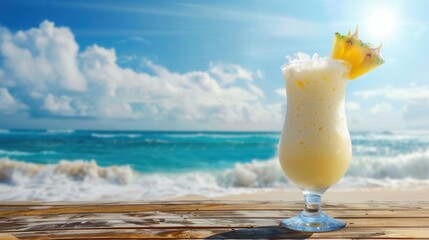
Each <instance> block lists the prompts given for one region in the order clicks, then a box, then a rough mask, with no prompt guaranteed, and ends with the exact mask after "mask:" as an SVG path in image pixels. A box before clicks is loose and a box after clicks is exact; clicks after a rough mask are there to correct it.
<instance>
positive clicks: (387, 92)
mask: <svg viewBox="0 0 429 240" xmlns="http://www.w3.org/2000/svg"><path fill="white" fill-rule="evenodd" d="M355 95H357V96H360V97H363V98H365V99H366V98H372V97H384V98H387V99H400V100H413V99H425V98H429V87H428V86H415V85H412V86H408V87H401V88H397V87H392V86H386V87H384V88H377V89H373V90H367V91H359V92H356V93H355Z"/></svg>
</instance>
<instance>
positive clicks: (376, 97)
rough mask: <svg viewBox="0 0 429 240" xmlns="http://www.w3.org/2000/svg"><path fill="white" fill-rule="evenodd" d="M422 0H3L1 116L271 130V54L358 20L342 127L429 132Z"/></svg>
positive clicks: (279, 58)
mask: <svg viewBox="0 0 429 240" xmlns="http://www.w3.org/2000/svg"><path fill="white" fill-rule="evenodd" d="M427 9H429V2H427V1H262V0H252V1H244V0H242V1H238V0H234V1H166V0H157V1H130V0H124V1H95V0H94V1H61V0H58V1H47V0H44V1H43V0H40V1H24V0H0V128H2V129H17V128H19V129H34V128H39V129H40V128H43V129H106V130H198V131H200V130H213V131H218V130H221V131H242V130H243V131H278V130H281V128H282V126H283V119H284V115H285V104H286V98H285V89H284V80H283V77H282V74H281V71H280V66H281V65H282V64H284V63H286V62H287V59H286V56H291V55H293V54H294V53H297V52H305V53H308V54H313V53H318V55H319V56H329V55H330V52H331V47H332V41H333V36H334V33H335V32H341V33H343V34H346V33H347V31H348V29H351V30H352V32H353V31H354V28H355V26H356V24H358V25H359V36H360V38H361V39H363V40H364V41H365V42H371V43H373V44H374V45H375V46H378V45H379V44H381V43H382V49H381V53H382V55H383V58H384V59H385V61H386V62H385V64H384V65H382V66H380V67H378V68H377V69H375V70H373V71H372V72H371V73H369V74H366V75H364V76H362V77H360V78H358V79H356V80H352V81H350V82H349V83H348V87H347V95H346V114H347V119H348V126H349V129H350V130H351V131H404V130H407V131H409V130H412V131H414V130H429V121H428V119H429V74H428V73H427V71H428V67H429V60H428V59H427V57H426V53H429V45H428V44H427V39H428V36H429V31H428V29H429V16H428V15H427V11H426V10H427Z"/></svg>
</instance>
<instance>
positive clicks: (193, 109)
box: [0, 21, 282, 122]
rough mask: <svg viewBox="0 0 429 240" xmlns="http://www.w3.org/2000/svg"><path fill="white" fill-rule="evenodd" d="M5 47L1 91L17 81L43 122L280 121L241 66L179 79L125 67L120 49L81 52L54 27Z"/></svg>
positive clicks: (160, 70) (213, 67)
mask: <svg viewBox="0 0 429 240" xmlns="http://www.w3.org/2000/svg"><path fill="white" fill-rule="evenodd" d="M0 45H1V46H2V47H3V48H4V49H6V51H3V48H2V51H1V52H0V58H4V59H5V61H4V64H3V65H0V69H3V70H4V71H2V72H1V73H0V86H1V85H4V83H5V82H6V81H5V79H13V80H14V83H15V85H10V84H9V85H7V86H5V87H7V88H8V89H14V90H16V91H21V94H23V95H25V96H26V98H23V99H27V101H26V102H25V103H26V104H28V105H29V106H30V107H31V108H32V110H34V111H37V110H42V114H45V115H46V114H48V115H49V116H61V117H76V116H79V117H91V118H113V119H115V118H120V119H147V120H156V121H157V120H167V121H168V120H173V121H175V120H185V121H205V122H207V121H218V122H263V121H269V122H272V121H276V120H280V119H281V117H282V116H281V115H282V114H281V112H282V110H281V106H280V107H279V105H278V104H262V103H261V102H262V101H261V100H262V99H263V97H264V92H263V91H262V90H261V89H260V88H259V87H258V86H257V85H255V84H254V82H253V80H254V76H257V75H261V73H258V72H257V71H256V72H253V71H251V70H248V69H246V68H244V67H242V66H240V65H236V64H228V63H222V62H218V63H210V65H209V69H208V70H203V71H191V72H185V73H178V72H174V71H171V70H169V69H167V68H165V67H163V66H161V65H158V64H156V63H154V62H152V61H149V60H147V59H145V60H143V62H142V64H143V65H144V67H145V69H147V70H148V71H136V70H133V69H130V68H122V67H120V66H119V65H117V56H116V52H115V49H108V48H104V47H101V46H98V45H93V46H89V47H87V48H86V49H85V50H83V51H81V52H78V45H77V43H76V42H75V40H74V36H73V34H72V33H71V31H70V30H69V29H68V28H64V27H55V26H54V24H53V23H51V22H48V21H45V22H43V23H42V24H41V25H40V27H39V28H35V29H30V30H28V31H19V32H17V33H15V34H12V33H10V32H9V31H8V30H7V29H4V28H3V29H2V31H1V33H0ZM4 46H5V47H4ZM11 46H12V47H11ZM60 48H61V49H60ZM10 49H12V50H13V51H10ZM20 59H21V60H22V61H21V60H20ZM22 70H26V71H22ZM23 72H24V73H23ZM82 91H83V93H82ZM34 111H33V112H34Z"/></svg>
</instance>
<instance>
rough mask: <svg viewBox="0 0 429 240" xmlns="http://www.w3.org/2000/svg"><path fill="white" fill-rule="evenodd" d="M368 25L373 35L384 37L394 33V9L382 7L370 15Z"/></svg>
mask: <svg viewBox="0 0 429 240" xmlns="http://www.w3.org/2000/svg"><path fill="white" fill-rule="evenodd" d="M368 26H369V30H370V31H371V34H372V35H373V36H376V37H378V38H380V39H383V38H385V37H387V36H388V35H390V34H392V32H393V30H394V28H395V26H396V18H395V16H394V14H393V12H392V11H389V10H383V9H380V10H377V11H375V12H372V13H371V14H370V15H369V18H368Z"/></svg>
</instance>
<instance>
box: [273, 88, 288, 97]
mask: <svg viewBox="0 0 429 240" xmlns="http://www.w3.org/2000/svg"><path fill="white" fill-rule="evenodd" d="M274 91H275V92H276V93H277V95H279V96H280V97H284V98H286V89H285V88H277V89H276V90H274Z"/></svg>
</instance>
